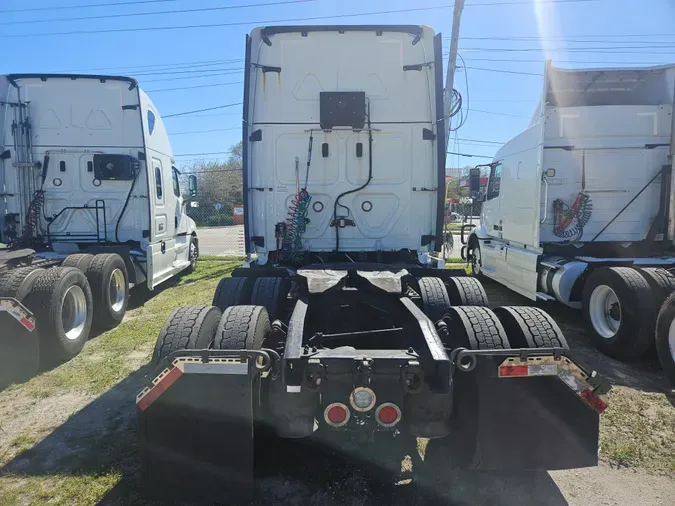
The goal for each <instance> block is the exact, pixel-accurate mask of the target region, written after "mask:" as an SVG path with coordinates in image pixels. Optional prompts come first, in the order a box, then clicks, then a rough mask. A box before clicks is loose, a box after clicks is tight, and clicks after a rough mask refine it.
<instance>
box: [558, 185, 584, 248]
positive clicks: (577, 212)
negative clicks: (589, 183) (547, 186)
mask: <svg viewBox="0 0 675 506" xmlns="http://www.w3.org/2000/svg"><path fill="white" fill-rule="evenodd" d="M592 213H593V203H592V202H591V198H590V197H589V196H588V194H586V193H584V192H581V193H579V194H578V195H577V197H576V199H574V203H572V205H571V206H568V205H567V204H566V203H565V202H564V201H563V200H562V199H555V200H554V201H553V234H554V235H555V236H556V237H560V238H562V239H570V238H572V237H574V239H573V241H572V242H578V241H579V240H581V236H582V235H583V233H584V227H585V226H586V225H587V224H588V222H589V221H591V215H592ZM574 220H576V223H575V224H574V226H572V227H571V228H570V225H572V222H573V221H574Z"/></svg>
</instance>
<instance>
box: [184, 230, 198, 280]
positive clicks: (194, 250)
mask: <svg viewBox="0 0 675 506" xmlns="http://www.w3.org/2000/svg"><path fill="white" fill-rule="evenodd" d="M198 258H199V245H198V243H197V238H196V237H190V246H189V250H188V260H190V265H189V266H188V267H187V269H185V274H191V273H193V272H194V271H195V270H196V269H197V259H198Z"/></svg>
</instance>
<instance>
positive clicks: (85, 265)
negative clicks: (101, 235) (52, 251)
mask: <svg viewBox="0 0 675 506" xmlns="http://www.w3.org/2000/svg"><path fill="white" fill-rule="evenodd" d="M93 260H94V255H92V254H90V253H75V254H74V255H68V256H67V257H66V258H65V260H64V261H63V263H62V264H61V267H75V268H76V269H80V270H81V271H82V272H84V273H86V272H87V269H89V266H90V265H91V262H92V261H93Z"/></svg>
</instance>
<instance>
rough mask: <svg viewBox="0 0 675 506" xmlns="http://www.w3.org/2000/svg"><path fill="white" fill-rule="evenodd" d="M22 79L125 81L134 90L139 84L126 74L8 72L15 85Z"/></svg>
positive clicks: (8, 78)
mask: <svg viewBox="0 0 675 506" xmlns="http://www.w3.org/2000/svg"><path fill="white" fill-rule="evenodd" d="M20 79H42V80H43V81H46V80H47V79H73V80H75V79H98V80H99V81H101V82H104V81H125V82H128V83H129V89H130V90H133V89H134V88H136V87H137V86H138V81H136V79H134V78H133V77H125V76H108V75H91V74H37V73H33V74H7V80H8V81H9V82H10V83H12V85H13V86H16V81H18V80H20Z"/></svg>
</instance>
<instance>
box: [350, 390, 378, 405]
mask: <svg viewBox="0 0 675 506" xmlns="http://www.w3.org/2000/svg"><path fill="white" fill-rule="evenodd" d="M349 402H350V403H351V405H352V407H353V408H354V409H355V410H356V411H370V410H371V409H373V406H375V392H373V391H372V390H371V389H370V388H366V387H358V388H355V389H354V391H353V392H352V393H351V395H350V396H349Z"/></svg>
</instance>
